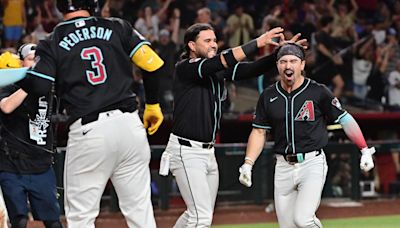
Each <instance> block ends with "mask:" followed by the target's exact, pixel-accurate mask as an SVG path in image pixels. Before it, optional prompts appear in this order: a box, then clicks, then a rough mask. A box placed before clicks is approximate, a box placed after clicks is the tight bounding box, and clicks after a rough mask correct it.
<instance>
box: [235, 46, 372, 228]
mask: <svg viewBox="0 0 400 228" xmlns="http://www.w3.org/2000/svg"><path fill="white" fill-rule="evenodd" d="M276 65H277V67H278V71H279V75H280V77H281V80H280V81H278V82H277V83H275V84H274V85H271V86H270V87H268V88H267V89H265V90H264V92H263V93H262V94H261V95H260V99H259V101H258V104H257V108H256V114H255V118H254V120H253V130H252V132H251V134H250V137H249V141H248V145H247V149H246V157H245V160H244V164H243V165H242V166H241V167H240V169H239V172H240V176H239V181H240V182H241V183H242V184H243V185H245V186H247V187H250V186H251V184H252V183H251V169H252V166H253V165H254V162H255V161H256V159H257V158H258V156H259V155H260V153H261V151H262V149H263V146H264V143H265V141H266V134H267V132H270V133H272V135H273V137H274V140H275V145H274V148H273V151H274V153H276V159H277V163H276V166H275V194H274V195H275V205H276V213H277V217H278V222H279V226H280V227H282V228H292V227H322V224H321V222H320V221H319V219H318V218H317V217H316V216H315V212H316V210H317V208H318V206H319V203H320V200H321V192H322V189H323V186H324V183H325V178H326V174H327V170H328V167H327V164H326V159H325V154H324V151H323V149H322V148H324V147H325V146H326V145H327V143H328V132H327V130H326V125H327V121H326V120H328V122H330V121H333V122H335V123H340V124H341V125H342V127H343V129H344V132H345V133H346V135H347V136H348V137H349V139H350V140H351V141H353V142H354V143H355V144H356V145H357V147H358V148H359V149H360V150H361V154H362V156H361V162H360V168H361V169H362V170H363V171H366V172H367V171H369V170H370V169H372V168H373V167H374V162H373V160H372V156H371V155H372V154H373V153H374V152H375V148H374V147H372V148H368V146H367V144H366V142H365V140H364V136H363V134H362V132H361V130H360V127H359V126H358V124H357V122H356V121H355V120H354V118H353V117H352V116H351V115H350V114H349V113H348V112H346V111H345V110H344V109H342V107H341V105H340V102H339V100H338V99H337V98H336V97H334V96H333V94H332V93H331V92H330V91H329V90H328V89H327V87H325V86H324V85H321V84H318V83H316V82H315V81H312V80H310V79H309V78H306V77H304V76H303V75H302V72H303V71H304V67H305V53H304V50H303V48H302V47H300V46H298V45H296V44H286V45H283V46H281V47H280V48H279V49H278V51H277V62H276Z"/></svg>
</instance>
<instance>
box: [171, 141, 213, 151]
mask: <svg viewBox="0 0 400 228" xmlns="http://www.w3.org/2000/svg"><path fill="white" fill-rule="evenodd" d="M178 142H179V144H181V145H182V146H188V147H200V148H203V149H211V148H213V147H214V143H202V142H197V141H193V140H186V139H182V138H178Z"/></svg>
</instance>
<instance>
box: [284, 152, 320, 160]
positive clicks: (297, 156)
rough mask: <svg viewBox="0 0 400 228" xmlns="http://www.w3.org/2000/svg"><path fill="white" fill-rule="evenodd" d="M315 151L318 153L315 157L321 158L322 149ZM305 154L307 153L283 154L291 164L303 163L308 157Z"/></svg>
mask: <svg viewBox="0 0 400 228" xmlns="http://www.w3.org/2000/svg"><path fill="white" fill-rule="evenodd" d="M314 151H317V152H318V153H317V154H316V155H315V156H319V155H321V154H322V149H318V150H314ZM305 154H306V153H295V154H283V157H284V158H285V160H286V161H287V162H289V163H299V162H303V161H304V160H305V157H306V156H305Z"/></svg>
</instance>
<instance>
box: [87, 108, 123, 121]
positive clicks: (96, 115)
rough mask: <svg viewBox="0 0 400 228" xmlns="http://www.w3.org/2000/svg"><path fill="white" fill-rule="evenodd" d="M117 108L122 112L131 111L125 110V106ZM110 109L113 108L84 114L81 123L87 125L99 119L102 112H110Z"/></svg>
mask: <svg viewBox="0 0 400 228" xmlns="http://www.w3.org/2000/svg"><path fill="white" fill-rule="evenodd" d="M115 110H120V111H121V112H129V111H128V110H125V109H123V108H118V109H115ZM109 111H112V110H107V111H102V112H94V113H89V114H87V115H84V116H82V117H81V124H82V125H85V124H88V123H91V122H94V121H97V120H98V119H99V115H100V114H101V113H105V112H109Z"/></svg>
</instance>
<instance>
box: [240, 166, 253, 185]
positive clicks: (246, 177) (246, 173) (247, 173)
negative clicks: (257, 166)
mask: <svg viewBox="0 0 400 228" xmlns="http://www.w3.org/2000/svg"><path fill="white" fill-rule="evenodd" d="M252 168H253V166H252V165H250V164H247V163H244V164H243V165H242V166H241V167H240V168H239V173H240V176H239V181H240V183H241V184H243V185H244V186H246V187H250V186H251V169H252Z"/></svg>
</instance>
